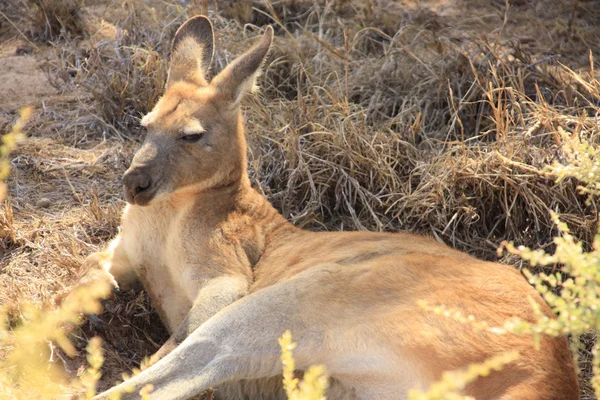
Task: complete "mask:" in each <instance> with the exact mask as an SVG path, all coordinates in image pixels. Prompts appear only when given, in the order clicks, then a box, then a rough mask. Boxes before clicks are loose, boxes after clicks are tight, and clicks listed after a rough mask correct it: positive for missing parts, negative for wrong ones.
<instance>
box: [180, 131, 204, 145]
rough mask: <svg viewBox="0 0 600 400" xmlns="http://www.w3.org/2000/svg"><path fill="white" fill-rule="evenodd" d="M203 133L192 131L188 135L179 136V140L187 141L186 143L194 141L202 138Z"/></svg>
mask: <svg viewBox="0 0 600 400" xmlns="http://www.w3.org/2000/svg"><path fill="white" fill-rule="evenodd" d="M203 135H204V133H192V134H189V135H183V136H181V137H180V138H179V140H182V141H184V142H188V143H195V142H197V141H198V140H200V139H202V136H203Z"/></svg>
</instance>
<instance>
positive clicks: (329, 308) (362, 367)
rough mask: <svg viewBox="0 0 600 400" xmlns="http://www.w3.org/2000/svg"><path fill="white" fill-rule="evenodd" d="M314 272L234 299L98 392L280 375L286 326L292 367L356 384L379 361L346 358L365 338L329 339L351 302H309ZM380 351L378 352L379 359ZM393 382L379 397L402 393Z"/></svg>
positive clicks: (187, 392)
mask: <svg viewBox="0 0 600 400" xmlns="http://www.w3.org/2000/svg"><path fill="white" fill-rule="evenodd" d="M303 275H304V276H303ZM313 275H314V274H310V273H305V274H301V275H300V276H299V277H297V278H295V279H292V280H289V281H286V282H284V283H280V284H276V285H274V286H271V287H268V288H265V289H262V290H260V291H258V292H256V293H253V294H251V295H249V296H247V297H244V298H243V299H241V300H239V301H237V302H235V303H233V304H232V305H230V306H228V307H226V308H225V309H223V310H222V311H221V312H219V313H217V314H216V315H215V316H213V317H212V318H210V319H209V320H208V321H206V322H205V323H204V324H202V325H201V326H200V327H199V328H198V329H196V330H195V331H194V332H193V333H192V334H191V335H190V336H189V337H188V338H187V339H185V340H184V341H183V342H182V343H181V344H180V345H179V346H178V347H177V348H176V349H175V350H173V351H172V352H171V353H169V354H168V355H167V356H166V357H165V358H163V359H161V360H160V361H159V362H157V363H156V364H154V365H153V366H151V367H150V368H148V369H147V370H145V371H143V372H141V373H140V374H139V375H137V376H135V377H133V378H132V379H130V380H128V381H126V382H125V383H123V384H121V385H119V386H117V387H115V388H113V389H111V390H109V391H108V392H105V393H102V394H100V395H99V396H98V397H97V398H106V397H107V396H109V395H110V394H111V393H113V392H115V391H122V390H123V389H124V388H126V387H131V388H133V394H131V395H125V396H123V397H122V398H124V399H128V398H137V393H138V391H139V390H140V389H141V388H142V387H144V386H145V385H147V384H152V385H154V390H153V392H152V393H151V395H150V398H151V399H161V400H168V399H187V398H189V397H191V396H194V395H197V394H199V393H202V392H203V391H205V390H206V389H208V388H210V387H213V386H217V385H219V384H221V383H224V382H229V381H237V380H241V379H259V378H267V377H273V376H276V375H279V374H281V368H282V366H281V363H280V354H281V351H280V348H279V344H278V342H277V338H278V337H280V336H281V334H282V333H283V332H284V331H285V330H287V329H290V330H291V331H292V334H293V335H294V340H295V341H296V342H297V343H298V347H297V348H296V349H295V351H294V358H295V360H296V367H297V369H299V370H303V369H306V368H307V367H308V366H310V365H312V364H325V365H326V366H327V368H328V372H329V373H330V374H331V375H332V376H334V377H336V378H338V379H339V380H340V382H342V384H343V383H344V382H354V383H356V384H360V377H361V376H375V375H377V374H378V373H380V368H381V365H378V364H377V363H369V362H365V363H362V362H350V363H347V362H345V361H344V360H354V361H357V360H358V359H360V358H361V353H360V352H361V351H362V350H360V348H362V349H366V348H370V347H371V346H370V345H367V344H366V343H365V344H364V345H362V346H359V349H357V347H356V346H354V345H350V346H346V347H344V346H345V344H344V343H345V342H346V340H347V338H342V337H339V340H334V341H332V340H330V339H331V338H332V337H333V338H335V337H336V335H338V334H339V333H341V331H342V330H343V326H340V324H343V317H341V316H340V315H338V316H337V317H336V316H333V315H332V313H336V312H337V313H338V314H339V313H340V312H341V310H342V309H344V308H347V307H348V305H347V304H345V305H343V306H342V305H339V304H337V303H335V302H333V303H332V304H314V303H315V302H314V298H315V297H318V298H319V299H323V296H322V295H318V296H317V295H316V294H315V293H311V291H312V290H317V289H318V290H322V288H319V287H318V285H316V286H315V285H314V281H313V278H314V276H313ZM317 302H319V301H317ZM336 310H337V311H336ZM365 322H367V321H365ZM331 329H334V330H335V332H333V333H332V332H331ZM365 340H367V339H365ZM385 357H386V354H382V355H381V357H380V359H384V358H385ZM378 361H379V360H378ZM388 385H389V382H388ZM392 386H393V385H391V386H390V387H389V388H390V393H393V396H390V397H387V396H379V398H382V399H383V398H390V399H391V398H395V399H397V398H399V395H400V398H402V395H403V393H398V391H396V390H395V389H397V388H393V387H392Z"/></svg>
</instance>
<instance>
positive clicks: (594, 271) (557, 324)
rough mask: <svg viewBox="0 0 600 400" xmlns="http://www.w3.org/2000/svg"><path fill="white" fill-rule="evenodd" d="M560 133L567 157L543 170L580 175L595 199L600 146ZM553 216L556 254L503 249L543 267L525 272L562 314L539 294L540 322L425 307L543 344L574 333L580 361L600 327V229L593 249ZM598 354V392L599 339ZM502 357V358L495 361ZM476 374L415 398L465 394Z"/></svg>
mask: <svg viewBox="0 0 600 400" xmlns="http://www.w3.org/2000/svg"><path fill="white" fill-rule="evenodd" d="M558 134H559V135H560V137H561V139H562V151H563V155H564V163H559V162H555V163H554V164H553V165H551V166H548V167H547V168H545V170H544V171H543V173H544V174H547V175H550V176H553V177H555V179H556V181H557V182H561V181H563V180H565V179H576V180H577V181H578V182H579V183H580V186H579V190H580V192H581V193H582V194H586V195H588V196H589V199H588V202H591V201H594V199H595V196H598V195H600V148H598V146H597V145H595V144H593V143H591V142H589V141H586V140H585V139H582V138H580V137H579V136H578V135H576V134H574V133H569V132H567V131H565V130H564V129H563V128H560V127H559V128H558ZM551 217H552V219H553V220H554V223H555V225H556V227H557V230H558V236H556V237H555V238H554V241H553V242H554V245H555V250H554V252H553V253H552V254H548V253H547V252H545V251H544V250H531V249H529V248H527V247H524V246H515V245H514V244H513V243H506V242H505V243H503V244H502V247H501V248H500V249H499V252H501V251H502V250H503V249H506V250H507V251H509V252H510V253H512V254H515V255H518V256H520V257H521V258H522V259H524V260H526V261H528V262H529V264H530V265H531V267H533V268H537V269H538V270H540V269H541V271H540V272H537V273H534V272H532V271H530V270H529V269H526V268H524V269H523V274H524V275H525V276H526V277H527V279H528V280H529V282H530V283H531V284H532V285H533V286H534V287H535V288H536V290H537V291H538V292H539V293H540V294H541V296H542V297H543V298H544V300H545V301H546V302H547V303H548V305H549V306H550V307H551V308H552V310H553V311H554V314H555V315H556V318H552V317H549V316H547V315H546V314H544V313H543V312H542V311H541V310H540V307H539V305H538V304H537V303H536V302H535V301H533V299H531V306H532V308H533V310H534V313H535V315H536V322H535V323H531V322H527V321H523V320H521V319H519V318H511V319H509V320H507V321H506V322H505V323H504V324H503V326H500V327H494V326H490V325H489V324H488V323H487V322H486V321H477V320H475V319H474V318H473V316H469V315H464V314H463V313H461V312H460V311H458V310H454V309H450V308H448V307H445V306H444V305H431V304H427V303H424V302H420V303H419V305H420V307H422V308H423V309H425V310H427V311H430V312H433V313H435V314H437V315H441V316H444V317H447V318H452V319H454V320H456V321H459V322H462V323H465V324H470V325H471V326H472V327H473V329H475V330H477V331H483V330H485V331H488V332H492V333H495V334H506V333H513V334H519V335H523V334H528V335H532V336H533V338H534V339H533V340H535V344H536V345H537V346H539V343H540V339H541V336H542V335H550V336H559V335H569V336H570V337H571V341H572V349H573V350H574V351H573V355H574V357H575V359H576V361H577V360H578V357H577V356H578V352H577V350H579V349H580V348H581V347H582V342H581V336H582V335H583V334H586V333H589V332H597V331H598V330H599V329H600V232H598V234H596V236H595V239H594V241H593V243H592V247H591V249H590V250H589V251H586V249H585V248H584V244H583V243H582V242H581V241H578V240H577V239H576V238H575V237H574V236H573V235H572V234H571V232H570V230H569V227H568V226H567V224H565V223H564V222H562V221H561V220H560V216H559V215H557V214H555V213H551ZM549 266H551V267H554V268H553V270H552V272H545V267H549ZM557 267H558V268H557ZM592 354H593V357H594V360H593V370H594V371H593V377H592V378H591V384H592V386H593V388H594V391H595V394H596V396H597V397H600V345H599V344H598V343H596V344H595V345H594V347H593V349H592ZM510 357H512V356H507V358H499V359H494V363H492V364H491V365H492V366H493V367H492V368H491V369H492V370H494V369H497V368H496V367H501V366H502V365H504V364H505V362H504V361H507V362H510V361H509V360H510ZM490 361H492V360H490ZM496 362H498V363H497V364H495V363H496ZM484 364H486V363H484ZM487 365H488V366H489V365H490V364H487ZM472 367H473V366H472ZM470 371H471V370H470ZM476 376H477V375H472V374H465V375H461V374H460V373H459V374H458V375H457V374H454V375H452V374H448V375H445V376H444V377H443V378H442V381H441V382H439V383H436V384H435V385H433V386H432V387H431V389H430V391H429V392H428V394H422V393H421V392H416V391H414V392H411V395H412V396H413V397H411V399H442V398H444V399H454V398H461V397H452V396H458V394H456V392H455V390H458V389H461V388H462V387H464V385H462V382H464V381H465V378H467V383H468V382H470V381H471V379H472V378H475V377H476ZM461 385H462V386H461ZM420 396H421V397H420ZM423 396H424V397H423ZM427 396H429V397H427Z"/></svg>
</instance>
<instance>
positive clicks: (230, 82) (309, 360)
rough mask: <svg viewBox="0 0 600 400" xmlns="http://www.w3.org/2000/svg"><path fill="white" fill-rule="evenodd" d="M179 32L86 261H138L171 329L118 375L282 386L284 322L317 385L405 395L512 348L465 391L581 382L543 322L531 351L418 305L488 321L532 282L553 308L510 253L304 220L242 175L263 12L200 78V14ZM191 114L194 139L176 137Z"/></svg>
mask: <svg viewBox="0 0 600 400" xmlns="http://www.w3.org/2000/svg"><path fill="white" fill-rule="evenodd" d="M198 32H200V33H201V34H202V35H204V36H203V37H196V35H198ZM207 32H211V34H210V38H207V37H206V35H207ZM178 35H184V36H183V37H179V36H177V37H176V39H175V43H180V44H181V45H177V46H174V49H173V51H174V54H173V58H172V63H175V65H171V69H172V70H176V71H177V73H176V74H174V75H173V74H172V75H171V80H170V82H169V87H168V89H167V91H166V93H165V95H164V96H163V98H162V99H161V100H160V101H159V102H158V104H157V105H156V107H155V109H154V110H153V111H152V112H151V113H150V114H149V115H148V116H146V117H145V118H144V121H143V123H144V124H145V125H146V126H147V127H148V137H147V139H146V142H145V144H144V145H143V147H142V148H141V149H140V151H139V152H138V153H137V154H136V156H135V158H134V160H133V162H132V165H131V167H130V169H129V170H128V172H127V173H126V175H125V177H124V185H125V188H124V189H125V192H126V197H127V198H128V201H130V203H132V204H130V205H128V206H127V208H126V209H125V212H124V214H123V219H122V232H121V233H120V234H119V236H118V237H117V238H116V239H114V240H113V242H112V243H111V244H110V245H109V247H108V249H107V250H106V251H105V252H103V253H101V254H100V255H94V256H93V257H91V258H90V259H89V261H88V262H89V264H90V265H98V264H99V265H101V266H102V267H103V268H104V270H105V271H107V272H110V274H111V275H110V278H111V279H112V276H114V278H115V279H116V280H117V281H118V282H123V281H126V280H127V279H131V276H132V274H131V271H135V275H136V276H137V277H139V279H140V280H141V281H142V283H143V285H144V287H145V288H146V290H147V291H148V293H149V294H150V296H151V298H152V301H153V303H154V305H155V307H156V308H157V309H158V310H159V314H160V315H161V318H162V319H163V321H164V322H165V324H166V325H167V326H168V327H169V329H170V330H171V332H172V333H173V336H172V338H171V339H170V340H169V342H168V343H167V344H166V345H165V346H164V347H163V348H162V349H161V350H160V351H159V352H158V353H157V355H156V356H155V361H157V363H156V364H155V365H153V366H152V367H150V368H149V369H148V370H146V371H144V372H142V373H141V374H140V375H138V376H136V377H134V378H133V379H131V380H130V381H128V382H126V383H127V384H128V385H131V386H132V387H134V388H135V389H136V391H137V390H138V389H139V388H141V387H143V386H144V385H145V384H147V383H152V384H154V386H155V390H154V392H153V394H152V397H153V398H157V399H179V398H186V397H188V396H191V395H195V394H199V393H201V392H202V391H203V390H206V389H207V388H209V387H211V386H217V391H216V393H215V395H216V397H217V398H232V399H237V398H252V399H260V398H264V399H270V398H281V397H282V396H283V394H282V391H281V385H280V384H279V382H280V379H279V378H278V374H279V371H280V368H281V366H280V363H279V349H278V346H277V337H278V336H280V335H281V334H282V333H283V331H284V330H286V329H291V331H292V333H293V334H294V337H295V338H296V340H297V341H298V343H299V346H298V349H297V350H296V353H295V356H296V361H297V366H298V368H299V369H300V370H302V369H304V368H306V367H307V366H309V365H311V364H319V363H322V364H325V365H326V366H327V368H328V371H329V373H330V374H331V376H332V378H333V382H334V385H333V388H332V390H331V391H330V393H329V398H330V399H336V398H337V399H351V398H357V399H371V398H381V399H398V398H404V396H405V393H406V391H407V390H408V389H410V388H411V387H421V388H426V387H427V386H428V385H429V384H431V383H432V382H434V381H435V380H437V379H439V378H440V376H441V374H442V372H443V371H445V370H452V369H457V368H465V367H467V366H468V365H469V364H471V363H477V362H482V361H484V360H485V359H486V358H488V357H491V356H494V355H497V354H500V353H502V352H506V351H511V350H516V351H518V352H519V354H520V358H519V360H518V361H516V362H513V363H511V364H509V365H508V366H506V367H505V368H504V369H503V370H502V371H501V372H495V373H492V374H491V375H489V376H488V377H485V378H481V379H479V380H478V381H477V382H475V383H474V384H472V385H470V386H468V387H467V389H466V390H465V391H464V394H466V395H472V396H475V397H476V398H478V399H531V400H534V399H540V400H541V399H544V400H547V399H577V398H578V397H579V396H578V387H577V379H576V376H575V372H574V365H573V361H572V359H571V356H570V353H569V350H568V346H567V341H566V338H564V337H559V338H551V337H544V339H543V340H542V342H541V349H540V350H539V351H537V350H535V349H534V347H533V339H532V337H530V336H516V335H503V336H498V335H494V334H492V333H490V332H482V333H477V332H475V331H474V330H473V328H472V327H471V326H468V325H465V324H461V323H459V322H456V321H454V320H452V319H448V318H444V317H440V316H437V315H434V314H432V313H430V312H427V311H424V310H423V309H421V308H420V307H419V306H418V305H417V302H418V301H419V300H425V301H427V302H428V303H430V304H436V305H437V304H444V305H446V306H448V307H450V308H453V309H457V310H460V311H462V312H463V313H464V314H466V315H468V314H471V315H473V316H474V317H475V318H476V319H477V320H481V321H487V322H488V323H489V324H491V325H501V324H502V323H503V322H504V321H506V320H507V319H508V318H510V317H513V316H517V317H520V318H522V319H524V320H528V321H533V320H534V314H533V311H532V309H531V306H530V304H529V300H528V299H529V298H533V299H535V300H536V301H537V302H538V303H539V304H540V305H541V307H542V309H543V310H544V312H546V313H547V314H548V315H550V314H551V310H550V309H549V308H548V307H547V305H546V304H545V303H543V301H542V299H541V298H540V297H539V296H538V295H537V293H536V292H535V291H534V290H533V289H532V288H531V287H530V286H529V284H528V283H527V282H526V281H525V280H524V279H523V278H522V277H521V276H520V274H519V273H518V272H517V271H515V270H514V269H512V268H510V267H507V266H504V265H499V264H494V263H488V262H482V261H479V260H477V259H475V258H473V257H471V256H469V255H467V254H464V253H461V252H458V251H455V250H453V249H451V248H449V247H447V246H445V245H443V244H440V243H437V242H435V241H433V240H431V239H428V238H425V237H421V236H415V235H411V234H406V233H395V234H392V233H371V232H331V233H324V232H322V233H316V232H308V231H304V230H301V229H298V228H296V227H294V226H292V225H291V224H290V223H289V222H287V221H286V220H285V219H284V218H283V217H282V216H281V215H280V214H279V213H278V212H277V211H276V210H275V209H274V208H273V207H272V206H271V205H270V204H269V203H268V201H267V200H266V199H265V198H264V196H262V195H261V194H259V193H258V192H257V191H256V190H254V189H252V188H251V186H250V182H249V179H248V176H247V170H246V141H245V136H244V127H243V120H242V117H241V113H240V109H239V100H240V98H241V97H242V96H243V95H244V94H245V93H246V92H248V91H249V90H252V88H253V86H254V79H255V77H256V74H257V73H258V70H259V67H260V64H261V63H262V60H263V59H264V57H265V54H266V52H267V50H268V48H269V46H270V44H271V40H272V39H271V38H272V35H273V33H272V30H271V29H270V28H269V29H268V30H267V32H266V34H265V36H264V38H263V39H262V40H261V41H260V42H259V43H258V44H257V45H256V46H255V47H253V48H252V49H250V50H249V51H248V52H247V53H246V54H244V55H243V56H241V57H240V58H238V59H237V60H236V61H234V62H233V63H232V64H231V65H230V66H229V67H227V68H226V69H225V70H224V71H223V72H222V73H221V74H219V75H218V76H217V77H215V78H214V79H213V80H212V81H211V82H207V81H206V80H205V79H206V75H205V71H206V69H207V68H208V66H207V65H206V61H201V62H200V61H197V60H207V59H208V58H209V57H207V56H206V55H205V54H195V53H194V51H204V50H203V49H206V48H208V49H210V51H211V52H212V44H207V43H212V28H211V27H210V23H209V22H208V20H206V19H205V18H203V17H197V18H194V19H192V20H190V21H189V22H188V23H186V25H185V26H184V27H183V28H181V29H180V30H179V31H178ZM190 49H193V50H194V51H190ZM211 57H212V55H211ZM186 68H187V69H190V70H186ZM198 74H200V75H201V77H200V78H198ZM175 77H180V79H179V80H177V79H175ZM198 127H201V129H203V130H205V131H204V133H203V134H202V137H201V138H200V139H198V136H193V137H189V138H183V137H182V132H184V131H185V132H189V131H190V130H191V131H192V132H195V131H194V130H195V129H196V130H197V129H200V128H198ZM196 139H198V140H196ZM191 140H194V142H193V143H192V142H188V141H191ZM107 276H108V274H107ZM121 389H122V387H117V388H114V389H111V391H109V392H106V393H103V394H101V395H100V396H99V397H101V398H104V397H106V396H108V395H109V394H110V393H112V392H114V391H117V390H121Z"/></svg>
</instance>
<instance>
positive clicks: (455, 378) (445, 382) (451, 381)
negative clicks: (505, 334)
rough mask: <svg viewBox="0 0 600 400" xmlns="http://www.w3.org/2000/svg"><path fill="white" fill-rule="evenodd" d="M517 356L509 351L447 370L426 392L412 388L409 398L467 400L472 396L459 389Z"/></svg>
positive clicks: (501, 366)
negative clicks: (465, 367) (462, 367)
mask: <svg viewBox="0 0 600 400" xmlns="http://www.w3.org/2000/svg"><path fill="white" fill-rule="evenodd" d="M517 358H519V355H518V353H517V352H509V353H505V354H500V355H497V356H495V357H492V358H490V359H488V360H486V361H484V362H483V363H481V364H471V365H469V367H468V368H467V369H466V370H464V371H449V372H444V373H443V374H442V379H441V380H440V381H438V382H436V383H434V384H432V385H431V386H430V387H429V390H428V391H427V392H423V391H421V390H417V389H412V390H410V391H409V392H408V399H409V400H467V399H472V397H468V396H462V395H461V394H460V391H461V390H462V389H464V388H465V387H466V386H467V385H468V384H469V383H471V382H474V381H475V380H476V379H477V378H479V377H481V376H488V375H489V374H490V373H491V372H493V371H500V370H501V369H502V368H503V367H504V366H505V365H506V364H509V363H511V362H513V361H515V360H516V359H517Z"/></svg>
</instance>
